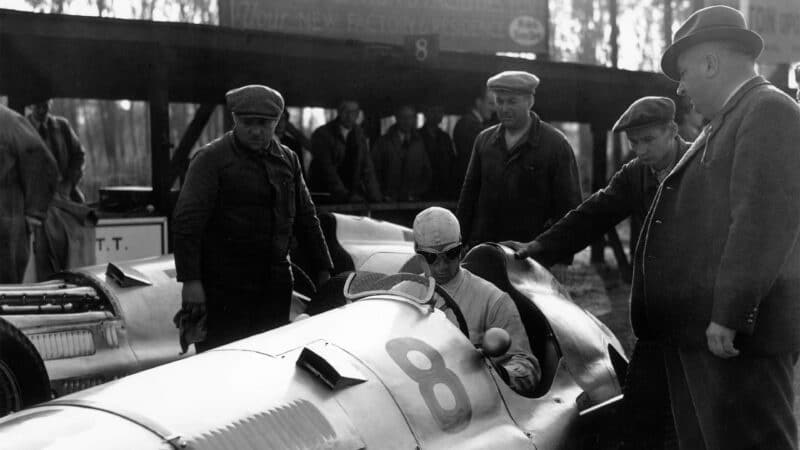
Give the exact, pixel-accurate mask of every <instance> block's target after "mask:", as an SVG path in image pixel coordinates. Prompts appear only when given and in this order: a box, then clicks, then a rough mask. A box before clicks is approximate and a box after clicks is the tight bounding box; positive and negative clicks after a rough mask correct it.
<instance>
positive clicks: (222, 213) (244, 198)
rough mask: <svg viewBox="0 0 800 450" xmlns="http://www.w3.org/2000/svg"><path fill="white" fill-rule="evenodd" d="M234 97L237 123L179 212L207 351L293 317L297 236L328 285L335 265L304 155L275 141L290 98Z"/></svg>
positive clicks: (205, 152)
mask: <svg viewBox="0 0 800 450" xmlns="http://www.w3.org/2000/svg"><path fill="white" fill-rule="evenodd" d="M226 100H227V103H228V107H229V108H230V110H231V112H232V113H233V118H234V128H233V130H232V131H229V132H228V133H226V134H225V135H224V136H222V137H221V138H219V139H217V140H215V141H213V142H211V143H210V144H208V145H206V146H205V147H204V148H202V149H201V150H200V151H198V153H197V156H195V157H194V159H193V160H192V162H191V164H190V165H189V170H188V172H187V174H186V182H185V183H184V185H183V188H182V189H181V193H180V196H179V197H178V204H177V206H176V208H175V217H174V220H173V235H174V243H175V268H176V270H177V274H178V281H181V282H183V291H182V297H183V310H184V311H187V313H188V315H190V316H193V317H196V316H202V314H206V315H207V322H206V324H207V332H206V338H205V340H203V341H202V342H199V343H197V345H196V347H197V350H198V351H204V350H207V349H210V348H214V347H217V346H220V345H223V344H226V343H229V342H232V341H235V340H237V339H241V338H244V337H247V336H250V335H253V334H256V333H260V332H263V331H266V330H269V329H271V328H275V327H278V326H281V325H284V324H286V323H288V321H289V309H290V303H291V296H292V286H293V279H292V271H291V268H290V262H289V256H288V255H289V247H290V243H291V240H292V237H293V236H297V240H298V242H299V244H300V247H301V249H303V250H305V252H306V255H307V257H308V260H309V261H310V265H311V266H312V267H313V269H312V270H314V271H315V272H314V273H311V274H309V275H311V276H312V277H315V279H316V281H317V283H318V285H321V284H322V283H324V282H325V281H327V279H328V278H329V276H330V274H329V272H330V270H331V269H332V268H333V264H332V263H331V259H330V255H329V254H328V249H327V246H326V244H325V238H324V236H323V235H322V230H321V229H320V225H319V220H318V219H317V215H316V212H315V210H314V204H313V203H312V201H311V197H310V195H309V193H308V189H306V185H305V182H304V181H303V177H302V175H301V173H302V169H301V166H300V161H299V159H298V157H297V155H296V154H295V153H294V152H293V151H291V150H289V149H288V148H286V147H285V146H283V145H281V144H279V143H278V142H277V141H276V140H275V139H274V131H275V125H276V124H277V121H278V118H279V117H280V115H281V112H282V111H283V107H284V101H283V97H282V96H281V95H280V93H279V92H278V91H276V90H274V89H271V88H269V87H267V86H261V85H250V86H244V87H241V88H238V89H233V90H231V91H229V92H228V93H227V94H226Z"/></svg>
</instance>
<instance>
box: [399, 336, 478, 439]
mask: <svg viewBox="0 0 800 450" xmlns="http://www.w3.org/2000/svg"><path fill="white" fill-rule="evenodd" d="M386 352H387V353H388V354H389V356H390V357H391V358H392V360H394V362H395V363H396V364H397V365H398V366H399V367H400V369H402V370H403V372H405V374H406V375H408V376H409V378H411V379H412V380H414V381H415V382H416V383H417V385H418V386H419V393H420V395H421V396H422V399H423V400H425V405H426V406H427V407H428V410H430V412H431V415H432V416H433V418H434V419H435V420H436V423H437V424H438V425H439V428H441V429H442V430H444V431H447V432H450V433H457V432H459V431H461V430H463V429H464V428H466V427H467V425H469V422H470V420H471V419H472V406H471V405H470V401H469V396H467V390H466V389H464V385H463V384H462V383H461V380H460V379H459V378H458V375H456V374H455V372H453V371H452V370H450V369H448V368H447V366H446V365H445V362H444V358H442V355H441V354H440V353H439V352H438V351H436V349H435V348H433V347H431V346H430V345H428V344H427V343H426V342H424V341H421V340H419V339H416V338H412V337H402V338H396V339H392V340H390V341H389V342H387V343H386ZM412 352H419V353H421V354H422V355H423V356H424V357H425V358H427V361H422V362H421V364H420V361H416V362H417V363H418V364H415V361H412V359H411V358H410V357H409V355H411V354H412ZM414 359H415V360H416V359H418V358H414ZM420 366H427V367H420ZM438 385H442V386H444V387H446V388H447V389H448V390H449V391H450V394H451V395H452V396H453V400H454V402H455V405H454V406H453V407H452V408H447V407H446V406H447V405H442V404H441V400H440V399H439V397H437V396H436V393H435V391H434V388H435V387H436V386H438Z"/></svg>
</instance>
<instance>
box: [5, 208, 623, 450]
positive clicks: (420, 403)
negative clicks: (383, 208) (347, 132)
mask: <svg viewBox="0 0 800 450" xmlns="http://www.w3.org/2000/svg"><path fill="white" fill-rule="evenodd" d="M337 219H338V218H337ZM403 231H404V233H405V232H406V231H405V230H403ZM359 237H360V238H362V239H368V238H369V237H370V236H366V235H364V234H359ZM362 242H363V241H362ZM373 242H374V241H373ZM334 245H335V244H334ZM370 245H371V244H370ZM381 245H383V244H381ZM343 247H347V246H346V245H345V246H343ZM399 247H401V246H398V247H395V248H393V249H385V250H388V251H387V252H384V253H385V254H384V255H380V256H378V257H377V259H375V258H376V257H375V256H374V255H375V254H376V253H378V254H379V253H381V251H377V252H370V251H367V250H366V248H362V250H365V251H364V252H363V253H359V252H358V251H351V252H349V253H348V254H350V255H354V257H352V260H353V261H358V263H359V264H360V265H355V264H354V265H355V268H356V269H357V270H356V271H355V272H354V273H352V274H350V275H348V276H347V277H346V279H345V282H344V286H343V287H342V289H341V291H340V298H338V302H337V301H334V302H332V306H333V307H332V308H331V309H329V310H327V311H325V312H320V313H319V314H316V315H313V316H311V317H309V318H306V319H304V320H297V321H294V322H292V323H290V324H289V325H286V326H284V327H281V328H278V329H275V330H271V331H269V332H266V333H263V334H260V335H256V336H252V337H250V338H247V339H244V340H241V341H237V342H234V343H231V344H228V345H226V346H223V347H220V348H218V349H215V350H212V351H208V352H205V353H203V354H200V355H196V356H193V357H191V358H187V359H184V360H181V361H176V362H173V363H170V364H166V365H163V366H161V367H157V368H153V369H150V370H146V371H143V372H141V373H138V374H135V375H131V376H128V377H125V378H123V379H120V380H116V381H112V382H110V383H107V384H104V385H102V386H98V387H94V388H91V389H88V390H85V391H82V392H79V393H75V394H71V395H67V396H65V397H62V398H58V399H55V400H52V401H50V402H47V403H44V404H41V405H38V406H35V407H32V408H28V409H26V410H23V411H20V412H17V413H15V414H13V415H10V416H8V417H6V418H4V419H2V420H0V442H3V444H4V445H6V444H7V445H10V448H15V449H33V448H104V449H105V448H137V449H139V448H141V449H149V448H153V449H170V448H176V449H179V448H191V449H216V448H237V449H239V448H242V449H246V448H253V449H256V448H258V449H261V448H275V449H282V448H333V449H361V448H426V449H427V448H509V449H516V448H520V449H539V450H543V449H566V448H581V447H583V448H598V445H599V443H601V442H605V441H606V437H605V436H603V434H604V431H606V430H607V428H606V426H607V424H608V423H609V420H610V418H613V414H614V412H615V409H616V408H617V407H618V405H619V402H620V400H621V387H620V377H621V376H622V375H623V374H624V371H625V369H626V364H627V362H626V359H625V356H624V353H623V350H622V347H621V346H620V343H619V342H618V340H617V339H616V338H615V337H614V335H613V334H612V333H611V332H610V331H609V330H608V329H607V328H606V327H605V326H604V325H603V324H602V323H601V322H599V321H598V320H597V319H596V318H594V317H593V316H592V315H591V314H589V313H588V312H586V311H584V310H583V309H581V308H579V307H578V306H576V305H575V304H574V303H573V302H572V301H571V300H570V299H569V297H568V295H567V294H566V292H565V291H564V289H563V287H562V286H560V285H559V284H558V282H557V281H556V280H555V279H554V278H553V277H552V275H551V274H550V273H549V272H547V271H546V270H545V269H544V268H542V267H541V266H539V265H538V264H536V263H535V262H534V261H532V260H530V259H529V260H517V259H515V258H514V256H513V252H512V251H511V250H510V249H508V248H505V247H502V246H499V245H495V244H483V245H480V246H477V247H475V248H473V249H472V250H471V251H470V252H469V253H468V254H467V256H466V258H465V261H464V265H465V267H466V268H467V269H468V270H470V271H472V272H473V273H475V274H477V275H479V276H481V277H483V278H485V279H487V280H489V281H491V282H493V283H494V284H495V285H497V286H498V287H499V288H500V289H502V290H504V291H505V292H507V293H508V294H509V295H510V296H511V298H512V299H513V300H514V302H515V304H516V306H517V308H518V309H519V312H520V316H521V319H522V321H523V324H524V326H525V329H526V331H527V334H528V336H529V338H530V341H531V342H530V344H531V348H532V350H533V352H534V354H535V356H536V357H537V358H538V359H539V362H540V365H541V368H542V378H541V381H540V383H539V384H538V386H537V389H536V391H535V392H534V394H533V395H532V396H530V397H524V396H521V395H519V394H517V393H515V392H514V391H513V390H511V389H510V388H509V387H508V386H507V385H506V383H505V382H504V381H503V379H502V376H501V374H500V373H499V372H498V371H497V370H496V369H495V367H494V365H493V363H492V359H491V357H492V356H498V355H500V354H502V353H503V352H504V351H505V349H506V348H507V342H506V345H505V346H503V345H495V344H492V345H489V343H486V342H485V343H484V345H482V346H479V347H478V348H476V346H474V345H473V344H472V343H471V342H470V340H469V335H468V333H469V331H468V328H467V326H466V323H465V322H464V321H463V317H462V315H461V314H460V311H459V308H458V304H457V302H455V301H454V300H453V299H452V298H449V296H448V295H447V293H446V292H445V291H444V290H443V289H441V288H439V287H437V286H436V284H435V283H434V282H433V281H432V280H430V279H425V278H424V277H421V276H419V275H415V274H414V273H419V271H418V267H414V262H413V261H414V258H413V257H412V258H410V259H404V258H398V257H391V258H390V257H388V256H387V255H391V254H392V252H393V251H395V250H398V248H399ZM395 256H396V255H395ZM406 256H407V255H406ZM370 260H371V261H373V263H376V262H381V264H374V265H372V266H370V264H363V263H364V262H366V261H370ZM387 260H389V261H391V263H386V261H387ZM378 266H395V267H394V270H384V271H380V270H376V269H377V268H378ZM405 272H412V273H410V274H409V273H405ZM409 284H411V285H413V286H416V287H418V288H421V289H412V290H410V291H409V290H408V289H405V287H407V286H408V285H409ZM401 287H403V288H401ZM409 292H411V293H409ZM315 301H316V299H312V303H311V304H312V305H313V304H314V302H315ZM323 309H324V308H323ZM443 309H444V310H450V311H452V313H453V315H454V316H455V317H456V318H457V320H456V321H455V323H454V322H452V321H451V320H450V319H448V317H447V316H446V315H445V312H443V311H442V310H443ZM459 317H461V318H460V319H458V318H459ZM495 331H497V330H495ZM499 334H501V335H502V333H499ZM497 335H498V333H495V332H493V333H489V332H487V337H489V336H497ZM505 339H507V335H506V336H505ZM501 340H502V339H501ZM41 430H47V432H46V433H42V432H41Z"/></svg>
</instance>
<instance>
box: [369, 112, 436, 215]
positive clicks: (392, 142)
mask: <svg viewBox="0 0 800 450" xmlns="http://www.w3.org/2000/svg"><path fill="white" fill-rule="evenodd" d="M409 136H410V139H409V140H408V142H406V144H403V143H402V142H401V139H400V132H399V131H398V130H397V125H392V126H391V127H390V128H389V130H387V131H386V134H384V135H383V136H381V137H380V138H379V139H378V142H377V143H376V144H375V148H373V149H372V160H373V162H374V163H375V173H376V175H377V177H378V180H380V181H379V182H380V184H381V190H382V191H383V195H385V196H388V197H390V198H391V199H392V200H395V201H405V200H418V199H420V198H421V197H422V195H423V194H425V193H426V192H428V188H429V187H430V184H431V164H430V161H429V160H428V155H427V154H426V153H425V144H424V143H423V142H422V138H421V137H420V135H419V133H417V130H412V131H411V133H409Z"/></svg>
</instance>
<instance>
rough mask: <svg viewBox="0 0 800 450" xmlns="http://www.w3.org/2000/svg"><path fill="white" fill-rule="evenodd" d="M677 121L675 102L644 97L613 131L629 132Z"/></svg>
mask: <svg viewBox="0 0 800 450" xmlns="http://www.w3.org/2000/svg"><path fill="white" fill-rule="evenodd" d="M673 120H675V102H673V101H672V99H670V98H667V97H642V98H640V99H639V100H636V101H635V102H633V103H631V106H629V107H628V109H627V110H626V111H625V112H624V113H622V116H620V118H619V120H617V123H615V124H614V128H613V129H612V131H614V132H615V133H619V132H620V131H629V130H634V129H637V128H644V127H649V126H652V125H658V124H662V123H668V122H671V121H673Z"/></svg>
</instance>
